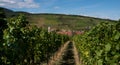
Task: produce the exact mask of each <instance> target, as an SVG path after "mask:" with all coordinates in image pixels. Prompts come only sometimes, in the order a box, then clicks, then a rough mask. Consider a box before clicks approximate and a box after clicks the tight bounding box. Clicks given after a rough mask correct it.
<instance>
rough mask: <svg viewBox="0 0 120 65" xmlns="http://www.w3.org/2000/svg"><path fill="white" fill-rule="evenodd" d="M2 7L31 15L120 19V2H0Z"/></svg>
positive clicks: (64, 0) (24, 0) (0, 0)
mask: <svg viewBox="0 0 120 65" xmlns="http://www.w3.org/2000/svg"><path fill="white" fill-rule="evenodd" d="M0 7H5V8H8V9H11V10H14V11H25V12H30V13H56V14H68V15H70V14H72V15H84V16H91V17H98V18H104V19H112V20H119V19H120V0H0Z"/></svg>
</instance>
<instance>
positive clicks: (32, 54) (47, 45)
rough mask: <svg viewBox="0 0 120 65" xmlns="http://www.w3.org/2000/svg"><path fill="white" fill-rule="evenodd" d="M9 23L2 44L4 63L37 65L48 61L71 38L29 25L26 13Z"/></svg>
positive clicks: (2, 61)
mask: <svg viewBox="0 0 120 65" xmlns="http://www.w3.org/2000/svg"><path fill="white" fill-rule="evenodd" d="M7 25H8V28H7V29H5V30H4V33H3V39H4V41H3V43H1V44H2V45H1V46H0V64H2V65H36V64H41V63H42V62H47V60H48V59H49V58H50V56H52V55H53V54H54V52H56V51H57V50H58V48H59V47H60V46H61V45H62V44H63V43H64V42H66V41H67V40H68V39H69V38H68V36H65V35H60V34H56V33H54V32H47V31H45V30H43V29H41V28H38V27H36V26H29V24H28V21H26V18H25V17H24V15H20V16H17V17H12V18H9V19H8V20H7Z"/></svg>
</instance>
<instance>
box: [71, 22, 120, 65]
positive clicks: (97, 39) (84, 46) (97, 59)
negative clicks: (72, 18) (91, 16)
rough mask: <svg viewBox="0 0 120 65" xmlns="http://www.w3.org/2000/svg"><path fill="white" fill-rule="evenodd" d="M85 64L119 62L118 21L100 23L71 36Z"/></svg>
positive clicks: (105, 64)
mask: <svg viewBox="0 0 120 65" xmlns="http://www.w3.org/2000/svg"><path fill="white" fill-rule="evenodd" d="M73 40H74V42H75V44H76V47H77V49H78V51H79V55H80V59H81V61H82V62H83V64H85V65H119V64H120V22H118V23H115V24H111V23H108V22H103V23H100V24H99V25H97V26H95V27H94V28H93V29H92V30H90V31H89V32H87V33H85V34H83V35H78V36H75V37H74V38H73Z"/></svg>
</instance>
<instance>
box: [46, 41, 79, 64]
mask: <svg viewBox="0 0 120 65" xmlns="http://www.w3.org/2000/svg"><path fill="white" fill-rule="evenodd" d="M46 65H80V62H79V57H78V52H77V50H76V47H75V45H74V43H73V42H70V41H68V42H67V43H65V44H64V45H62V46H61V48H60V49H59V50H58V51H57V52H56V53H55V54H54V56H52V57H51V59H50V60H49V62H48V63H47V64H46Z"/></svg>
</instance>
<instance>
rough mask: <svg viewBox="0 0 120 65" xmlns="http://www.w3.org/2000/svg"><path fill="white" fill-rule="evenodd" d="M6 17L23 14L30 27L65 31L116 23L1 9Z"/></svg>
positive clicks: (87, 17) (85, 17)
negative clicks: (104, 23) (102, 23)
mask: <svg viewBox="0 0 120 65" xmlns="http://www.w3.org/2000/svg"><path fill="white" fill-rule="evenodd" d="M3 9H4V11H5V14H6V16H7V17H12V16H16V15H18V14H20V13H22V14H25V16H26V17H27V20H28V21H29V22H30V23H31V25H37V26H38V27H43V28H48V27H51V28H56V29H67V30H83V29H89V28H91V27H93V26H95V25H96V24H98V23H100V22H116V21H115V20H110V19H102V18H95V17H89V16H82V15H67V14H52V13H28V12H23V11H12V10H10V9H7V8H3Z"/></svg>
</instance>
